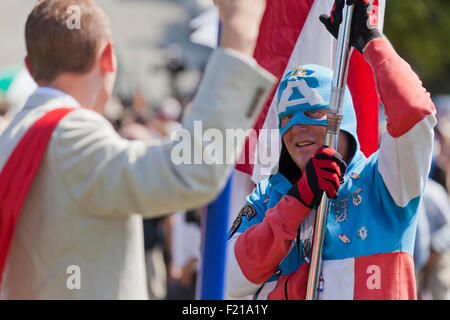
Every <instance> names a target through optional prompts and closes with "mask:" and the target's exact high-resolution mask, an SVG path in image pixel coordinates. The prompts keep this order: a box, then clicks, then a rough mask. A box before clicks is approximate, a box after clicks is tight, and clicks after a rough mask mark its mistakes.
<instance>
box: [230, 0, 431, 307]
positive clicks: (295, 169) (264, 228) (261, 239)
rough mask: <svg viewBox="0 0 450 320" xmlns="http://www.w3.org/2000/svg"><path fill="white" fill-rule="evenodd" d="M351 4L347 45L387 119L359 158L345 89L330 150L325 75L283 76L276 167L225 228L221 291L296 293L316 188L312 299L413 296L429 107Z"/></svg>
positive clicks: (302, 290) (310, 70)
mask: <svg viewBox="0 0 450 320" xmlns="http://www.w3.org/2000/svg"><path fill="white" fill-rule="evenodd" d="M341 2H342V1H341ZM355 2H356V5H355V15H356V17H357V18H356V19H355V18H354V20H355V21H356V24H355V25H354V26H353V29H352V30H353V31H352V35H351V39H350V44H351V45H352V46H353V47H354V48H355V49H357V50H358V51H360V52H361V53H362V54H363V55H364V58H365V60H366V61H367V62H368V64H369V65H370V66H371V68H372V70H373V71H374V77H375V82H376V85H377V91H378V94H379V96H380V100H381V102H382V103H383V106H384V110H385V113H386V118H387V131H386V133H385V134H384V135H383V137H382V140H381V144H380V148H379V150H378V151H377V152H375V153H374V154H372V155H371V156H370V157H369V158H366V157H365V155H364V154H363V153H362V152H361V150H360V145H359V142H358V138H357V134H356V117H355V113H354V110H353V104H352V99H351V96H350V93H349V91H348V89H347V90H346V93H345V97H344V103H343V119H342V122H341V126H340V134H339V144H338V152H337V151H336V150H334V149H333V148H330V147H323V146H322V145H323V143H324V141H325V134H326V124H327V120H326V116H327V113H328V108H329V101H330V93H331V92H330V91H331V81H332V71H331V70H329V69H327V68H324V67H321V66H317V65H304V66H301V67H298V68H296V69H294V70H291V71H289V72H287V73H286V74H285V76H284V77H283V79H282V80H281V82H280V85H279V87H278V93H277V96H276V97H275V98H276V99H277V106H278V118H279V130H280V135H281V137H282V142H283V144H282V145H283V146H282V151H281V155H280V159H279V163H278V172H276V173H275V174H273V175H272V176H270V177H269V178H268V179H265V180H263V181H261V182H260V183H259V184H258V185H257V186H256V188H255V189H254V190H253V192H252V193H251V194H250V195H249V196H248V197H247V203H246V205H245V206H244V207H243V208H242V210H241V211H240V213H239V215H238V217H237V218H236V220H235V222H234V224H233V226H232V228H231V231H230V239H229V241H228V244H227V248H228V259H227V268H226V270H227V294H228V296H229V297H230V298H242V297H248V296H249V295H251V296H253V297H254V298H255V299H278V300H279V299H305V295H306V286H307V278H308V271H309V259H310V255H311V245H312V244H311V241H312V236H313V225H314V218H315V211H316V208H317V206H318V204H319V202H320V199H321V196H322V194H323V192H326V193H327V196H328V197H329V198H330V199H331V201H330V209H329V211H328V219H327V225H326V228H325V236H324V244H323V250H322V259H323V264H322V273H321V275H320V283H319V290H320V292H319V295H318V297H319V299H383V300H386V299H416V289H415V288H416V286H415V276H414V263H413V258H412V254H413V248H414V237H415V230H416V226H417V215H416V210H417V206H418V203H419V201H420V198H421V195H422V193H423V189H424V186H425V183H426V180H427V176H428V172H429V169H430V162H431V152H432V144H433V127H434V125H435V124H436V118H435V108H434V105H433V103H432V101H431V99H430V95H429V93H427V92H426V90H425V89H424V88H423V87H422V84H421V82H420V80H419V78H418V77H417V75H416V74H415V73H414V72H413V71H412V69H411V68H410V66H409V65H408V64H407V63H406V62H405V61H404V60H403V59H402V58H401V57H400V56H399V55H398V54H397V53H396V52H395V50H394V49H393V48H392V46H391V45H390V44H389V42H388V41H387V40H385V39H383V38H382V37H381V35H380V33H379V32H378V30H377V29H376V28H374V27H370V24H368V23H367V21H368V19H369V17H368V14H367V13H368V10H367V8H368V7H367V6H368V5H369V4H370V1H365V0H357V1H355ZM342 3H343V2H342ZM339 8H340V10H342V7H339V6H336V10H339ZM333 16H334V18H335V19H334V21H333V20H330V18H327V17H323V16H322V17H321V18H320V19H321V21H322V22H323V23H324V24H325V26H326V27H327V29H328V30H329V31H330V32H332V31H333V28H334V29H336V28H335V26H333V23H338V22H337V21H338V20H339V19H336V16H337V14H336V12H333ZM354 17H355V16H354ZM369 27H370V28H369ZM355 39H356V40H355Z"/></svg>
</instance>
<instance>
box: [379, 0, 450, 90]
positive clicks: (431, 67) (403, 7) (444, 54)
mask: <svg viewBox="0 0 450 320" xmlns="http://www.w3.org/2000/svg"><path fill="white" fill-rule="evenodd" d="M384 33H385V34H386V36H387V37H388V38H389V40H390V41H391V43H392V44H393V46H394V47H395V49H396V50H397V52H398V53H399V54H400V55H401V56H402V57H403V58H404V59H405V60H406V61H408V62H409V63H410V64H411V66H412V68H413V69H414V70H415V71H416V72H417V74H418V75H419V77H420V78H421V80H422V81H423V83H424V86H425V87H426V88H427V89H428V90H429V91H430V92H431V93H432V94H450V1H448V0H386V12H385V23H384Z"/></svg>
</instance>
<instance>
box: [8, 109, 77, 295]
mask: <svg viewBox="0 0 450 320" xmlns="http://www.w3.org/2000/svg"><path fill="white" fill-rule="evenodd" d="M72 110H74V108H60V109H55V110H52V111H50V112H48V113H46V114H45V115H44V116H43V117H42V118H40V119H39V120H38V121H36V123H35V124H34V125H33V126H32V127H31V128H30V129H29V130H28V131H27V132H26V133H25V135H24V136H23V137H22V139H21V140H20V141H19V143H18V144H17V146H16V147H15V149H14V150H13V152H12V153H11V155H10V156H9V159H8V161H7V162H6V164H5V165H4V167H3V169H2V171H1V172H0V287H1V281H2V274H3V269H4V267H5V264H6V258H7V257H8V251H9V248H10V246H11V241H12V238H13V235H14V230H15V226H16V222H17V217H18V216H19V212H20V210H21V209H22V205H23V202H24V200H25V197H26V195H27V193H28V190H29V189H30V186H31V184H32V183H33V179H34V177H35V175H36V172H37V171H38V169H39V165H40V163H41V160H42V158H43V156H44V154H45V151H46V150H47V145H48V142H49V141H50V137H51V135H52V133H53V130H54V128H55V127H56V125H57V124H58V122H59V121H60V120H61V119H62V118H63V117H64V116H65V115H66V114H67V113H69V112H70V111H72Z"/></svg>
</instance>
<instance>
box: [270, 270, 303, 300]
mask: <svg viewBox="0 0 450 320" xmlns="http://www.w3.org/2000/svg"><path fill="white" fill-rule="evenodd" d="M308 273H309V263H303V264H302V265H301V266H300V268H298V270H297V271H294V272H291V273H289V274H287V275H284V276H281V277H280V279H278V282H277V285H276V287H275V289H273V291H272V292H270V293H269V295H268V296H267V300H305V299H306V287H307V283H308ZM286 294H287V297H286Z"/></svg>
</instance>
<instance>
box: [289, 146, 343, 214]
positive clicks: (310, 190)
mask: <svg viewBox="0 0 450 320" xmlns="http://www.w3.org/2000/svg"><path fill="white" fill-rule="evenodd" d="M346 169H347V165H346V164H345V162H344V160H343V159H342V156H341V155H340V154H339V153H338V152H337V151H336V150H334V149H333V148H330V147H326V146H323V147H320V148H319V149H318V150H317V151H316V153H315V154H314V155H313V156H312V158H311V159H309V161H308V162H307V164H306V168H305V172H304V173H303V175H302V177H301V179H300V180H299V181H298V183H297V185H296V186H294V187H293V188H291V190H289V192H288V195H291V196H293V197H295V198H297V199H298V200H299V201H300V202H301V203H303V204H304V205H305V206H307V207H308V208H311V209H312V208H314V207H315V206H317V205H318V204H319V202H320V199H321V197H322V193H323V192H324V191H325V192H326V193H327V196H328V198H330V199H334V198H336V196H337V192H338V190H339V187H340V186H341V183H342V182H343V177H344V174H345V170H346Z"/></svg>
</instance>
